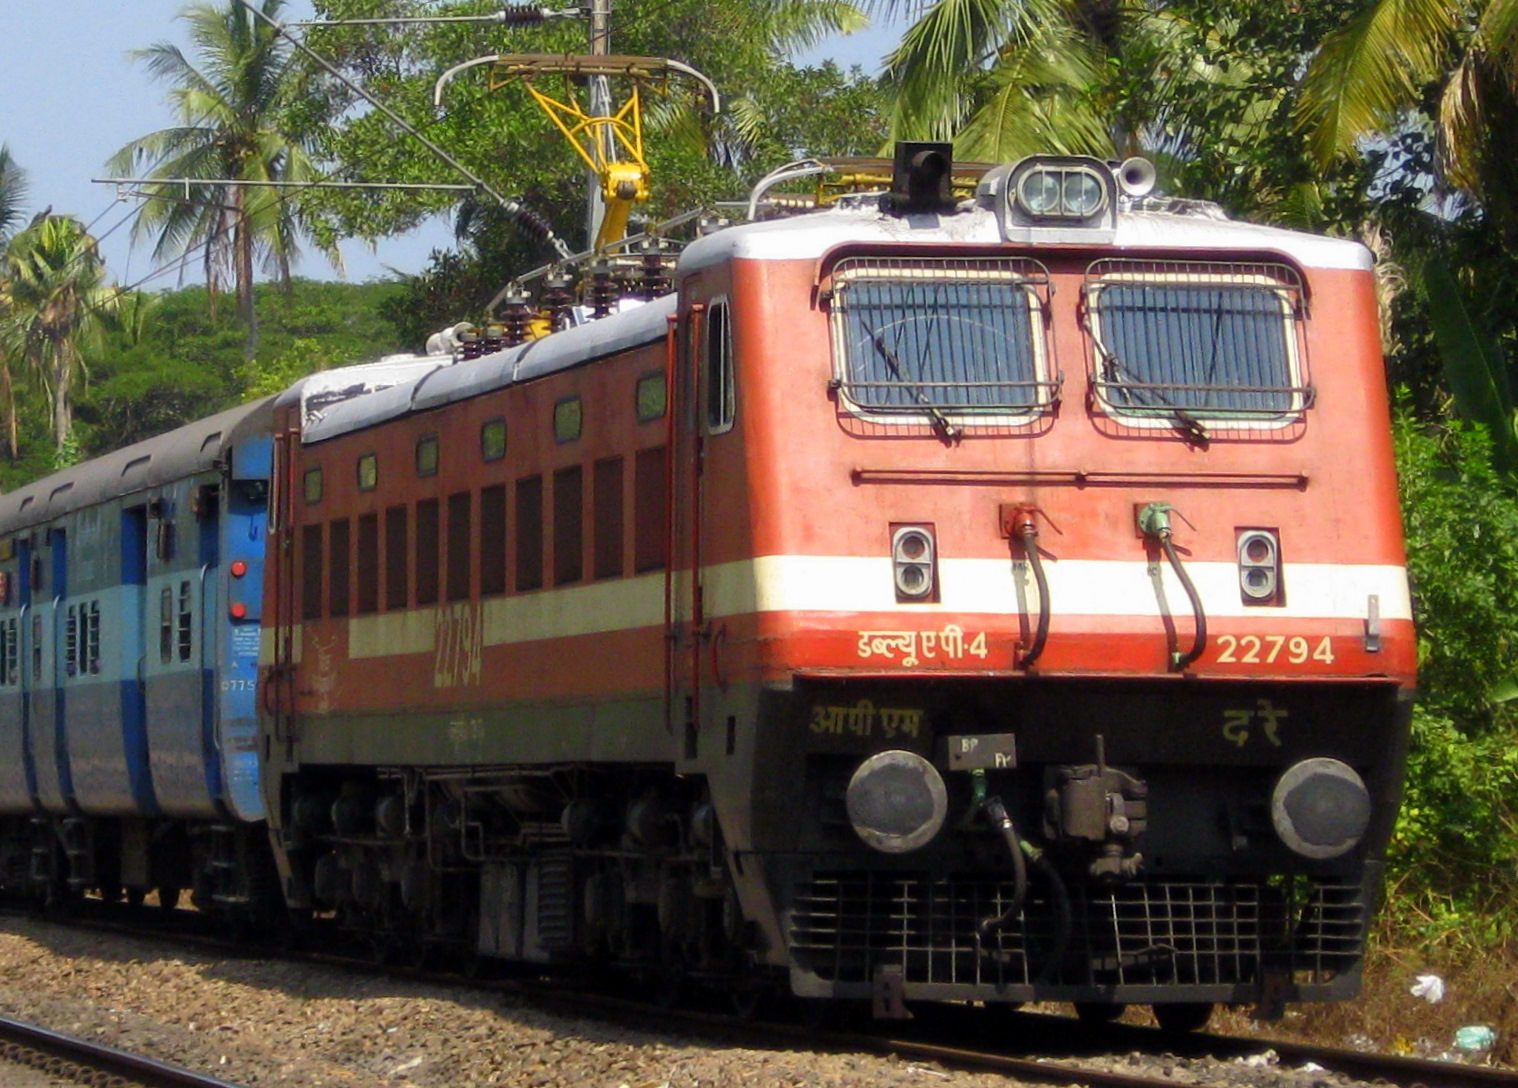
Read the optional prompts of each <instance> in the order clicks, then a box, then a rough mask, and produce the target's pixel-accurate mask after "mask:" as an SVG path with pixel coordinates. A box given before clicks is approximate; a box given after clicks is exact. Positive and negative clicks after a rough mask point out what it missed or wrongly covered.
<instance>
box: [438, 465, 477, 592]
mask: <svg viewBox="0 0 1518 1088" xmlns="http://www.w3.org/2000/svg"><path fill="white" fill-rule="evenodd" d="M473 503H474V493H473V492H470V491H458V492H455V493H454V494H452V495H449V496H448V584H447V586H446V587H445V589H446V592H447V594H448V599H449V600H450V601H463V600H468V598H469V551H470V545H472V544H473V543H474V530H473V528H472V527H471V525H470V521H471V520H472V517H471V515H472V514H473V512H474V511H473Z"/></svg>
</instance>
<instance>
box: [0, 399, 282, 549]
mask: <svg viewBox="0 0 1518 1088" xmlns="http://www.w3.org/2000/svg"><path fill="white" fill-rule="evenodd" d="M273 410H274V398H273V397H265V398H263V399H262V400H256V401H252V402H250V403H248V404H242V405H238V406H237V407H236V408H230V409H228V410H227V411H225V412H220V413H218V414H216V415H214V416H211V417H210V418H209V419H202V420H198V421H197V422H195V423H190V424H186V425H185V426H183V427H180V428H178V429H177V430H173V431H169V432H168V433H167V434H161V435H158V436H157V437H156V438H148V439H145V440H143V441H141V442H137V443H134V444H132V445H130V446H127V447H126V448H124V449H119V450H116V451H115V452H113V453H108V454H105V455H104V456H103V457H97V458H95V459H93V460H91V461H87V462H85V463H84V464H82V465H76V466H74V467H73V468H66V469H64V470H63V471H62V472H55V473H53V474H52V475H51V476H46V477H44V478H43V479H41V480H38V481H36V482H35V483H31V484H28V485H26V486H25V487H21V488H17V489H16V490H15V491H10V492H7V493H6V494H4V495H0V534H4V533H14V532H18V531H20V530H23V529H28V528H31V527H32V526H34V525H41V524H44V523H46V522H48V521H51V520H53V519H54V518H57V517H59V516H61V515H63V514H67V513H69V512H71V511H74V510H79V509H81V508H83V507H87V506H93V505H95V504H96V503H100V502H105V501H107V500H109V499H114V498H117V497H119V496H123V495H131V494H134V493H136V492H139V491H147V490H151V489H152V488H155V487H162V486H163V485H164V484H168V483H172V482H173V481H175V480H181V479H183V478H185V477H186V476H193V475H195V474H196V473H198V472H203V471H205V470H207V469H210V468H212V467H213V466H214V465H215V464H216V463H217V462H218V461H221V460H224V459H225V457H226V456H227V451H228V450H229V449H230V448H231V447H232V445H233V443H235V442H237V441H239V440H241V439H242V438H244V437H248V436H250V435H255V434H259V433H267V432H268V430H269V426H270V422H271V420H272V419H273Z"/></svg>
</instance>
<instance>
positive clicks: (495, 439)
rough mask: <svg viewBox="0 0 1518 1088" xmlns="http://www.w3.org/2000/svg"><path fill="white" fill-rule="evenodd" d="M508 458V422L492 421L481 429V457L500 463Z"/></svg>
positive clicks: (502, 420) (501, 420)
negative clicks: (504, 458) (503, 458)
mask: <svg viewBox="0 0 1518 1088" xmlns="http://www.w3.org/2000/svg"><path fill="white" fill-rule="evenodd" d="M505 456H506V421H505V420H504V419H492V420H489V421H487V422H486V423H485V424H484V425H483V426H482V427H481V428H480V457H481V458H483V459H484V460H486V461H499V460H500V459H501V458H502V457H505Z"/></svg>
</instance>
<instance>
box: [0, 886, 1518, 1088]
mask: <svg viewBox="0 0 1518 1088" xmlns="http://www.w3.org/2000/svg"><path fill="white" fill-rule="evenodd" d="M90 913H92V912H88V911H87V912H86V915H88V914H90ZM184 920H185V921H192V920H193V916H190V915H186V916H185V918H184ZM164 921H167V919H158V920H157V923H158V924H154V925H148V926H141V925H128V924H125V923H124V922H123V921H121V920H119V919H111V918H105V917H95V918H90V917H87V916H86V917H83V918H77V919H75V920H74V924H77V925H83V926H86V927H88V928H91V929H95V930H97V931H100V932H105V933H112V934H118V935H122V936H127V935H130V936H133V937H137V938H145V939H157V940H160V941H171V942H176V943H181V944H184V945H190V946H193V947H195V948H196V949H197V950H198V951H200V952H201V953H203V954H209V955H216V956H220V955H227V956H234V957H239V958H243V957H247V956H248V955H249V954H250V949H249V948H248V947H247V946H246V945H240V944H234V943H231V942H227V941H224V940H220V939H217V938H213V937H210V936H208V935H207V934H206V933H205V931H204V930H203V929H197V928H196V927H193V926H191V927H189V928H188V929H186V930H180V929H178V927H168V928H166V927H165V926H164V925H163V924H162V923H163V922H164ZM256 954H257V955H258V956H260V957H281V958H285V959H289V960H294V961H300V962H307V963H310V964H312V965H316V966H327V967H331V966H340V967H342V968H343V969H345V970H351V971H358V972H364V973H373V974H377V975H382V976H391V977H399V978H403V979H406V980H408V981H429V982H434V983H442V984H445V985H448V986H452V987H457V986H458V985H459V984H460V982H461V978H460V976H459V975H458V974H454V973H447V972H438V971H426V970H419V969H416V968H410V967H395V966H380V965H377V964H375V963H374V962H373V961H372V960H371V959H366V958H364V957H363V956H362V955H357V954H355V955H353V956H344V955H340V954H335V953H334V952H333V951H332V949H331V948H330V947H328V948H327V949H326V950H324V951H321V952H305V953H302V952H293V951H289V950H283V951H281V950H278V949H274V948H261V949H258V950H256ZM464 981H465V984H466V985H468V986H469V987H471V988H475V989H478V990H482V991H489V992H494V993H498V994H502V995H511V996H513V997H515V998H516V999H518V1000H520V1001H521V1002H523V1003H524V1004H528V1005H530V1006H532V1007H534V1008H537V1009H540V1010H542V1011H545V1012H550V1013H558V1014H561V1015H564V1016H566V1017H586V1018H592V1019H599V1020H603V1021H616V1022H619V1023H621V1024H623V1025H625V1026H628V1027H633V1028H639V1029H643V1030H646V1031H648V1032H650V1033H655V1034H661V1035H667V1034H669V1033H670V1032H672V1031H673V1032H677V1033H678V1032H685V1033H688V1034H690V1035H692V1036H694V1037H696V1038H698V1039H702V1040H710V1041H713V1042H720V1043H724V1044H729V1045H738V1046H747V1047H755V1048H760V1049H764V1048H774V1047H776V1045H777V1044H779V1045H781V1046H783V1047H784V1048H785V1049H789V1050H801V1051H807V1050H815V1051H818V1052H861V1053H869V1054H876V1055H894V1056H895V1057H896V1058H897V1059H898V1060H901V1061H906V1062H912V1063H922V1064H934V1065H937V1066H939V1067H942V1068H944V1069H950V1070H964V1071H978V1072H991V1073H997V1074H1000V1075H1003V1076H1007V1077H1011V1078H1015V1079H1016V1080H1018V1081H1020V1082H1026V1083H1038V1084H1083V1085H1093V1086H1102V1088H1160V1086H1164V1088H1176V1085H1177V1084H1178V1083H1182V1084H1184V1083H1208V1084H1211V1083H1217V1082H1214V1081H1211V1080H1207V1079H1201V1078H1198V1077H1196V1076H1190V1079H1187V1077H1186V1076H1183V1077H1182V1078H1181V1079H1179V1080H1178V1079H1177V1078H1176V1077H1175V1076H1174V1075H1173V1074H1174V1069H1173V1068H1172V1069H1170V1070H1166V1069H1165V1066H1166V1064H1167V1063H1169V1064H1171V1065H1173V1066H1181V1065H1184V1064H1187V1063H1197V1064H1196V1065H1195V1067H1194V1068H1193V1072H1194V1070H1195V1068H1200V1067H1201V1063H1205V1062H1207V1061H1208V1060H1209V1059H1213V1060H1216V1061H1219V1062H1228V1061H1234V1062H1238V1061H1240V1060H1242V1059H1249V1060H1252V1061H1254V1062H1257V1063H1258V1062H1260V1061H1262V1056H1263V1055H1265V1053H1266V1052H1267V1051H1272V1052H1274V1055H1275V1057H1274V1058H1273V1059H1272V1060H1271V1061H1272V1063H1273V1064H1274V1065H1276V1066H1277V1067H1278V1068H1279V1070H1280V1073H1281V1076H1280V1080H1281V1082H1282V1083H1283V1084H1287V1083H1301V1084H1311V1083H1312V1078H1311V1077H1310V1076H1309V1077H1307V1078H1306V1079H1305V1080H1292V1078H1291V1074H1292V1073H1293V1072H1294V1071H1298V1070H1301V1069H1303V1068H1304V1067H1307V1068H1316V1069H1320V1070H1323V1071H1326V1072H1329V1073H1336V1074H1340V1075H1342V1076H1343V1077H1347V1078H1352V1079H1353V1080H1355V1081H1359V1082H1364V1083H1385V1084H1390V1085H1397V1086H1400V1088H1416V1086H1422V1088H1496V1086H1509V1088H1518V1071H1515V1070H1509V1069H1499V1068H1492V1067H1486V1066H1474V1065H1463V1064H1454V1063H1446V1062H1433V1061H1427V1060H1422V1059H1415V1058H1406V1057H1398V1056H1393V1055H1379V1054H1366V1053H1360V1052H1357V1051H1350V1050H1344V1049H1337V1048H1331V1047H1320V1046H1311V1045H1306V1044H1299V1043H1292V1042H1285V1041H1280V1040H1265V1039H1259V1038H1238V1037H1231V1036H1222V1035H1203V1034H1196V1035H1177V1034H1174V1033H1165V1032H1162V1031H1159V1030H1157V1029H1154V1028H1145V1027H1139V1026H1133V1025H1122V1024H1114V1025H1106V1026H1103V1027H1100V1028H1096V1027H1093V1026H1091V1025H1083V1024H1080V1023H1078V1022H1077V1021H1075V1020H1074V1019H1072V1018H1070V1017H1065V1016H1058V1015H1050V1014H1041V1013H1036V1012H1028V1011H1021V1012H1016V1013H1012V1014H1010V1015H1007V1016H997V1017H995V1019H994V1020H993V1019H992V1017H991V1015H990V1014H987V1013H986V1012H985V1011H984V1010H974V1009H967V1008H966V1009H958V1010H950V1009H943V1008H938V1009H933V1010H929V1011H930V1013H931V1014H930V1015H926V1016H925V1017H924V1018H923V1019H921V1020H917V1021H909V1022H883V1021H882V1022H871V1021H862V1022H861V1023H859V1024H857V1025H855V1024H850V1025H849V1026H848V1027H847V1028H846V1029H844V1030H839V1029H837V1028H823V1027H817V1026H815V1025H808V1024H803V1023H799V1022H796V1021H795V1020H794V1019H780V1020H777V1019H746V1018H744V1017H742V1016H739V1015H736V1014H723V1013H716V1012H711V1011H700V1010H695V1009H690V1008H684V1007H678V1006H677V1007H670V1006H669V1005H668V1004H665V1003H660V1002H650V1001H644V1000H639V999H635V998H628V997H625V996H617V995H611V994H605V993H585V992H583V991H582V990H580V989H579V988H577V987H576V985H574V984H572V983H565V982H563V981H557V980H552V979H549V980H544V979H541V978H536V977H507V978H501V979H469V980H464ZM709 1007H710V1003H708V1008H709ZM992 1024H994V1027H990V1026H989V1025H992ZM993 1033H994V1035H995V1036H996V1042H995V1045H992V1046H988V1045H987V1039H986V1037H987V1036H988V1035H990V1034H993ZM8 1038H9V1036H7V1035H5V1034H4V1032H3V1031H0V1041H3V1040H6V1039H8ZM103 1049H105V1050H107V1051H109V1048H103ZM1134 1053H1138V1054H1143V1055H1148V1056H1165V1057H1164V1059H1163V1060H1156V1061H1154V1062H1152V1063H1150V1065H1151V1066H1152V1068H1149V1069H1147V1070H1144V1069H1138V1070H1134V1071H1122V1070H1114V1069H1112V1068H1110V1066H1111V1065H1112V1064H1113V1058H1114V1056H1122V1055H1129V1054H1134ZM127 1057H128V1058H130V1057H131V1056H127ZM1172 1059H1173V1061H1172ZM70 1060H76V1059H70ZM1254 1068H1255V1069H1256V1070H1259V1066H1258V1065H1256V1066H1255V1067H1254ZM177 1074H178V1075H180V1076H182V1077H188V1078H191V1079H161V1080H146V1079H143V1078H142V1077H140V1076H139V1077H137V1079H130V1078H129V1079H125V1080H121V1081H110V1080H100V1081H94V1082H91V1081H85V1083H102V1084H112V1085H116V1084H123V1085H125V1084H139V1083H141V1084H166V1085H173V1086H180V1085H197V1086H211V1085H216V1086H222V1088H226V1082H223V1081H219V1080H216V1079H214V1078H196V1075H195V1074H191V1073H187V1072H186V1071H183V1070H178V1071H177ZM134 1075H135V1074H134ZM166 1075H167V1076H169V1077H172V1076H174V1075H176V1071H173V1070H170V1071H169V1072H168V1073H167V1074H166ZM1266 1078H1268V1073H1267V1072H1260V1073H1259V1074H1258V1075H1256V1076H1251V1077H1249V1078H1247V1079H1248V1080H1249V1081H1250V1083H1253V1084H1265V1083H1269V1082H1270V1081H1269V1080H1268V1079H1266ZM1240 1083H1242V1080H1241V1081H1240ZM1331 1083H1333V1082H1331Z"/></svg>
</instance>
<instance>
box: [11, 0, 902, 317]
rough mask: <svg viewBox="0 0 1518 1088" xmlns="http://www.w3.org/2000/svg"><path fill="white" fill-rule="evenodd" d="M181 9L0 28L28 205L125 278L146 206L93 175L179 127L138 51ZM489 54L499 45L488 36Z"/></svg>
mask: <svg viewBox="0 0 1518 1088" xmlns="http://www.w3.org/2000/svg"><path fill="white" fill-rule="evenodd" d="M183 7H184V0H9V2H8V3H7V4H6V8H7V9H8V10H7V13H6V17H5V20H4V23H3V24H0V26H3V31H0V102H4V103H5V109H4V111H3V112H0V143H5V144H8V145H9V146H10V150H11V154H12V155H13V157H14V158H15V160H16V161H17V162H18V163H19V164H20V165H21V166H22V167H23V168H24V169H25V170H26V172H27V177H28V181H29V188H28V196H29V201H28V203H29V208H28V210H29V211H38V210H41V209H42V208H44V207H46V206H48V205H51V206H52V209H53V210H54V211H55V212H59V213H68V214H72V215H76V216H78V217H79V218H80V219H82V220H84V222H86V223H89V224H92V228H91V229H92V230H93V232H94V233H95V235H96V237H100V238H101V239H102V249H103V251H104V253H105V257H106V264H107V267H108V270H109V274H110V275H111V276H112V277H113V278H114V279H116V280H117V281H119V282H122V283H136V282H138V281H141V280H144V279H146V278H147V277H149V276H151V275H152V273H153V272H154V271H155V267H156V266H155V263H154V261H153V260H152V256H151V245H150V243H148V242H147V241H143V242H140V243H138V244H137V245H136V246H133V245H132V244H131V242H130V235H131V223H130V221H129V219H130V216H131V213H132V212H133V210H134V209H135V208H136V202H135V201H127V202H118V201H117V200H116V189H115V187H114V186H111V185H95V184H91V181H90V179H91V178H97V177H104V176H105V174H106V170H105V161H106V159H108V158H109V157H110V156H111V155H112V154H113V153H114V152H116V151H117V150H119V149H120V148H121V147H122V146H123V145H124V144H126V143H128V142H129V141H131V140H133V139H135V138H136V137H138V136H142V135H145V134H146V133H149V132H153V131H156V130H158V129H161V128H167V127H169V126H170V125H172V124H173V123H175V119H174V117H173V116H172V115H171V113H170V112H169V107H168V105H167V103H166V101H165V98H164V92H165V86H164V85H163V84H161V83H159V82H157V81H155V80H153V79H152V78H151V77H150V76H149V74H148V72H147V69H146V67H145V66H143V65H142V64H141V63H136V62H133V61H132V60H131V59H130V58H129V56H128V54H129V52H130V51H131V50H133V49H139V48H142V47H144V46H148V45H151V44H153V43H155V42H158V41H164V40H168V41H174V42H178V43H179V44H180V45H182V46H186V48H187V47H188V43H187V39H186V37H185V34H184V24H183V22H182V21H181V20H178V19H176V18H175V16H176V15H177V14H178V13H179V12H180V11H181V10H182V9H183ZM310 12H311V6H310V3H309V2H307V0H291V3H290V4H289V6H288V7H287V9H286V18H287V19H299V18H303V17H306V16H309V14H310ZM482 33H488V31H484V30H482ZM482 41H486V40H485V39H482ZM613 44H615V43H613ZM893 44H894V31H893V29H892V28H891V27H889V26H880V27H877V28H872V29H871V30H868V31H865V32H862V33H860V34H856V35H852V36H850V37H848V38H844V39H839V40H838V41H835V42H830V43H828V44H826V45H825V46H823V47H822V48H821V49H819V50H817V51H816V52H815V53H812V54H808V55H807V56H806V57H804V58H801V59H802V60H805V61H812V62H815V61H816V60H817V59H820V58H822V57H833V58H835V59H837V60H838V61H839V62H840V63H841V64H844V65H852V64H858V65H860V66H861V67H863V68H864V69H865V70H866V71H868V72H871V73H873V72H875V71H876V70H877V69H878V65H879V58H880V57H881V55H882V54H883V53H884V52H886V51H887V50H888V49H889V48H890V47H891V46H892V45H893ZM484 48H485V49H488V48H489V46H488V41H487V42H486V44H485V45H484ZM482 51H483V50H482ZM449 239H450V233H449V231H448V229H447V226H446V225H445V224H442V223H438V222H435V221H434V222H433V223H431V224H429V225H424V226H423V227H422V228H419V229H418V230H417V231H414V232H412V233H411V234H410V235H406V236H404V237H401V238H398V239H394V240H389V241H385V242H382V243H380V247H379V250H378V252H377V253H370V252H368V250H367V248H366V247H365V246H364V245H363V244H362V243H358V242H352V243H347V244H345V245H344V247H343V250H344V259H345V261H346V263H347V271H348V278H349V279H352V280H356V281H362V280H365V279H368V278H371V277H374V276H384V275H386V271H385V269H386V266H388V267H392V268H395V269H397V270H399V271H402V272H418V271H420V270H421V268H422V266H423V265H424V264H425V263H426V260H427V255H428V253H429V252H430V251H431V250H432V249H433V248H434V247H438V246H446V245H447V244H448V242H449ZM297 271H298V273H299V274H301V275H306V276H311V277H315V278H334V277H335V273H334V272H333V271H332V269H331V267H330V266H329V265H328V264H327V262H326V261H325V260H324V259H323V258H322V257H321V256H319V255H315V254H308V255H307V256H306V257H305V259H304V260H303V261H302V263H301V265H300V267H299V268H298V269H297ZM199 274H200V269H199V267H198V266H197V265H192V266H191V267H190V268H189V269H187V270H186V272H185V280H186V282H195V281H196V280H197V279H198V277H199ZM177 282H178V281H177V277H176V276H175V275H172V274H171V275H168V276H162V275H160V276H157V277H155V278H152V279H148V280H147V282H146V283H145V286H148V287H152V288H164V287H173V286H175V285H176V283H177Z"/></svg>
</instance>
